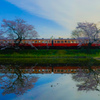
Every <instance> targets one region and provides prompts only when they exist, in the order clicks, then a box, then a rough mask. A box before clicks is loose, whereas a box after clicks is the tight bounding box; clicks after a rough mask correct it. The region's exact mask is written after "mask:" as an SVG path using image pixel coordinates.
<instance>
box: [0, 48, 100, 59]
mask: <svg viewBox="0 0 100 100" xmlns="http://www.w3.org/2000/svg"><path fill="white" fill-rule="evenodd" d="M0 57H1V58H3V57H7V58H9V57H10V58H53V57H59V58H60V57H100V50H99V49H92V50H90V51H87V50H85V49H78V50H76V49H66V50H56V49H55V50H45V49H42V50H32V49H25V50H20V51H18V52H16V51H14V50H2V51H0Z"/></svg>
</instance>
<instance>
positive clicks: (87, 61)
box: [0, 58, 100, 66]
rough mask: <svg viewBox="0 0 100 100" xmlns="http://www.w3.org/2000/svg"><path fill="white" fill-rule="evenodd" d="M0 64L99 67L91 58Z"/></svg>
mask: <svg viewBox="0 0 100 100" xmlns="http://www.w3.org/2000/svg"><path fill="white" fill-rule="evenodd" d="M0 64H14V65H15V64H17V65H19V64H21V65H34V64H38V65H57V64H58V65H61V64H63V65H64V64H65V65H70V66H71V65H72V66H90V65H94V66H99V65H100V61H98V60H95V59H92V58H63V59H62V58H42V59H41V58H24V59H23V58H0Z"/></svg>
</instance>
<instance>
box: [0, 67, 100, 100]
mask: <svg viewBox="0 0 100 100" xmlns="http://www.w3.org/2000/svg"><path fill="white" fill-rule="evenodd" d="M3 68H4V66H3ZM6 68H7V69H6V72H5V73H4V69H3V73H0V87H1V89H0V100H89V99H91V100H99V99H100V92H99V91H96V89H94V91H93V90H92V89H90V90H89V91H85V90H84V91H83V90H81V91H79V90H78V89H79V87H78V86H77V85H78V84H81V83H82V82H83V83H84V82H86V80H84V77H83V76H86V77H85V79H86V78H87V79H89V78H92V81H93V82H94V81H95V80H94V77H95V75H96V79H97V75H99V67H98V68H96V67H88V68H89V69H88V68H86V69H85V70H84V69H82V70H81V71H80V70H79V69H78V70H76V68H74V67H68V68H67V69H70V73H69V72H68V73H65V70H67V69H65V67H58V68H57V67H56V70H55V69H54V70H52V71H53V73H47V72H46V73H44V72H43V73H38V74H37V73H31V74H29V73H23V71H22V69H21V70H20V69H19V67H15V69H14V70H13V72H12V70H8V69H9V68H8V67H6ZM10 68H11V67H10ZM41 68H42V67H41ZM43 68H44V67H43ZM54 68H55V67H54ZM60 68H61V69H60ZM72 68H74V70H72ZM92 68H93V69H92ZM37 69H38V70H42V69H39V67H38V68H36V71H37ZM49 69H50V68H49ZM58 69H59V70H60V71H61V73H60V72H59V70H58ZM87 69H88V71H87ZM29 70H30V69H28V71H29ZM34 70H35V69H34ZM62 70H63V72H64V73H62ZM1 71H2V70H1ZM7 71H8V72H7ZM9 71H11V73H10V72H9ZM14 71H15V72H14ZM43 71H44V69H43ZM46 71H47V69H46ZM57 71H58V72H59V73H57ZM74 71H75V72H74ZM55 72H56V73H55ZM73 72H74V73H73ZM80 72H81V75H80ZM96 73H97V74H96ZM87 75H88V77H87ZM78 76H79V77H78ZM80 80H82V81H80ZM89 82H90V81H89ZM12 84H13V85H12ZM82 85H83V84H82ZM86 86H87V84H86ZM11 87H12V88H11ZM97 87H98V88H100V86H99V83H98V84H97ZM7 98H8V99H7Z"/></svg>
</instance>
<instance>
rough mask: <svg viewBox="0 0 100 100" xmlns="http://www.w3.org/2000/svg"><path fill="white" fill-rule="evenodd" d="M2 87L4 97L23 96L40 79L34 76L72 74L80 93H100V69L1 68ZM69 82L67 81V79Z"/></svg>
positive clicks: (62, 67)
mask: <svg viewBox="0 0 100 100" xmlns="http://www.w3.org/2000/svg"><path fill="white" fill-rule="evenodd" d="M0 73H1V74H0V87H1V89H3V93H2V94H3V95H5V94H11V93H14V94H16V95H22V94H24V93H25V92H27V91H28V90H30V89H32V88H33V87H34V85H35V83H36V82H37V81H38V79H39V77H38V76H36V75H34V74H44V73H45V74H51V73H53V74H71V75H72V79H73V80H74V81H76V82H78V84H77V85H76V86H77V87H78V91H83V90H84V91H90V90H92V91H93V90H96V91H100V89H99V85H100V67H95V66H92V67H91V66H89V67H79V66H78V67H75V66H18V65H15V66H12V65H9V66H4V65H1V66H0ZM66 81H67V79H66Z"/></svg>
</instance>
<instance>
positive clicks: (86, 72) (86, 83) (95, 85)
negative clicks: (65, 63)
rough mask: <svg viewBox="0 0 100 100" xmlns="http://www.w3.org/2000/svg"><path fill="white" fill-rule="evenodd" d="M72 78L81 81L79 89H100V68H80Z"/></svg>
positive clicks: (78, 85)
mask: <svg viewBox="0 0 100 100" xmlns="http://www.w3.org/2000/svg"><path fill="white" fill-rule="evenodd" d="M72 78H73V79H74V80H75V81H77V82H79V84H77V85H76V86H77V87H78V91H90V90H92V91H94V90H96V91H100V89H99V85H100V70H99V69H98V68H93V67H91V66H89V67H85V68H82V69H79V70H78V71H77V73H75V74H73V75H72Z"/></svg>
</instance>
